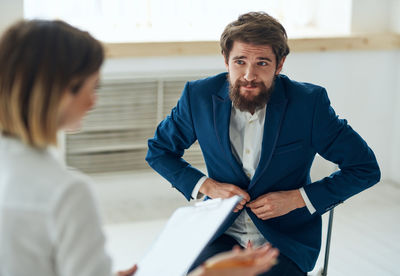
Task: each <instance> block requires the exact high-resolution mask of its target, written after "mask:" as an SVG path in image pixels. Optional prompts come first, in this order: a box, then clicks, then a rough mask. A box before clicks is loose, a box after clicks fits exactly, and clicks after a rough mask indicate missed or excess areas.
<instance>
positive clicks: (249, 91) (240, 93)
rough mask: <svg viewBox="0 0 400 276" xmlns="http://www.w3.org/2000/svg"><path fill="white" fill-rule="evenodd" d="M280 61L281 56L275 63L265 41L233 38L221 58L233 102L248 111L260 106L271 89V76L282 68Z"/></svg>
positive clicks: (251, 111)
mask: <svg viewBox="0 0 400 276" xmlns="http://www.w3.org/2000/svg"><path fill="white" fill-rule="evenodd" d="M284 61H285V59H284V58H283V59H282V60H281V62H280V63H279V65H278V66H277V65H276V58H275V54H274V52H273V50H272V48H271V47H270V46H268V45H253V44H248V43H244V42H240V41H235V42H234V43H233V47H232V50H231V52H230V54H229V58H228V60H227V61H225V66H226V69H227V70H228V72H229V82H230V84H231V89H230V97H231V99H232V102H233V104H234V106H235V107H237V108H239V109H240V110H242V111H249V112H250V113H254V111H255V110H256V109H258V108H262V107H264V106H265V104H266V103H267V101H268V99H269V96H270V93H271V92H272V89H273V82H274V79H275V76H276V75H278V74H279V72H280V71H281V70H282V66H283V63H284Z"/></svg>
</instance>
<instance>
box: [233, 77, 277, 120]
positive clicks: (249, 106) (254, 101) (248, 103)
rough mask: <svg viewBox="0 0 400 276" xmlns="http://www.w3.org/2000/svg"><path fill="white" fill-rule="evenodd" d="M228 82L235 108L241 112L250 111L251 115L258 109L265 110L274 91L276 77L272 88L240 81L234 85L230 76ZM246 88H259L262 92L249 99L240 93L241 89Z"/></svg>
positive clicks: (259, 83) (258, 83) (257, 83)
mask: <svg viewBox="0 0 400 276" xmlns="http://www.w3.org/2000/svg"><path fill="white" fill-rule="evenodd" d="M228 80H229V97H230V99H231V101H232V103H233V106H234V107H236V108H238V109H239V110H240V111H248V112H250V113H254V112H255V111H256V110H257V109H260V108H264V106H265V105H266V104H267V103H268V101H269V98H270V96H271V94H272V91H273V90H274V83H275V77H274V80H273V81H272V84H271V86H270V87H266V86H265V84H264V83H263V82H255V81H241V80H239V79H238V80H236V81H235V83H234V84H232V83H231V81H230V78H229V75H228ZM245 86H251V87H252V88H256V87H258V88H259V91H260V92H259V93H258V94H257V95H255V96H253V97H250V98H247V97H245V96H243V95H241V93H240V88H241V87H245Z"/></svg>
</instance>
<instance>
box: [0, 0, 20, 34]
mask: <svg viewBox="0 0 400 276" xmlns="http://www.w3.org/2000/svg"><path fill="white" fill-rule="evenodd" d="M23 8H24V7H23V0H0V34H2V33H3V31H4V30H5V29H6V28H7V27H8V26H9V25H10V24H12V23H13V22H14V21H16V20H19V19H22V18H23V16H24V9H23Z"/></svg>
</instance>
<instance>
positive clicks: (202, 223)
mask: <svg viewBox="0 0 400 276" xmlns="http://www.w3.org/2000/svg"><path fill="white" fill-rule="evenodd" d="M241 200H242V197H240V196H233V197H231V198H228V199H221V198H217V199H209V200H207V201H203V202H199V203H196V204H195V205H194V206H188V207H181V208H178V209H177V210H176V211H175V212H174V213H173V214H172V216H171V218H170V219H169V220H168V221H167V224H166V226H165V227H164V229H163V230H162V231H161V233H160V235H159V236H158V238H157V239H156V240H155V241H154V243H153V245H152V246H151V247H150V249H149V251H148V252H147V253H146V254H145V256H144V257H143V259H142V260H141V261H140V262H139V263H138V270H137V271H136V273H135V276H153V275H163V276H181V275H186V273H187V272H188V270H189V268H190V267H191V265H192V264H193V263H194V261H195V260H196V259H197V257H198V256H199V255H200V253H201V252H202V251H203V249H204V248H205V247H206V246H207V244H208V243H209V242H210V240H211V239H212V238H213V236H214V235H215V233H216V232H217V231H218V230H219V229H220V227H221V226H222V225H223V224H224V222H225V221H226V220H227V219H228V217H229V215H230V214H232V211H233V210H234V208H235V207H236V205H237V204H238V203H239V202H240V201H241Z"/></svg>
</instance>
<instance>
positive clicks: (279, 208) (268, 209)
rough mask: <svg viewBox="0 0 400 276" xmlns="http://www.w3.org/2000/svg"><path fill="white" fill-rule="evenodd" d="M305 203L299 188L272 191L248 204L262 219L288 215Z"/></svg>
mask: <svg viewBox="0 0 400 276" xmlns="http://www.w3.org/2000/svg"><path fill="white" fill-rule="evenodd" d="M305 205H306V204H305V202H304V200H303V197H302V196H301V194H300V191H299V190H291V191H281V192H271V193H268V194H265V195H262V196H260V197H258V198H257V199H255V200H253V201H251V202H250V203H248V204H246V206H247V207H249V208H250V209H251V211H253V213H254V214H255V215H256V216H257V217H258V218H259V219H262V220H267V219H270V218H275V217H279V216H283V215H286V214H287V213H289V212H291V211H293V210H294V209H297V208H302V207H304V206H305Z"/></svg>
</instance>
